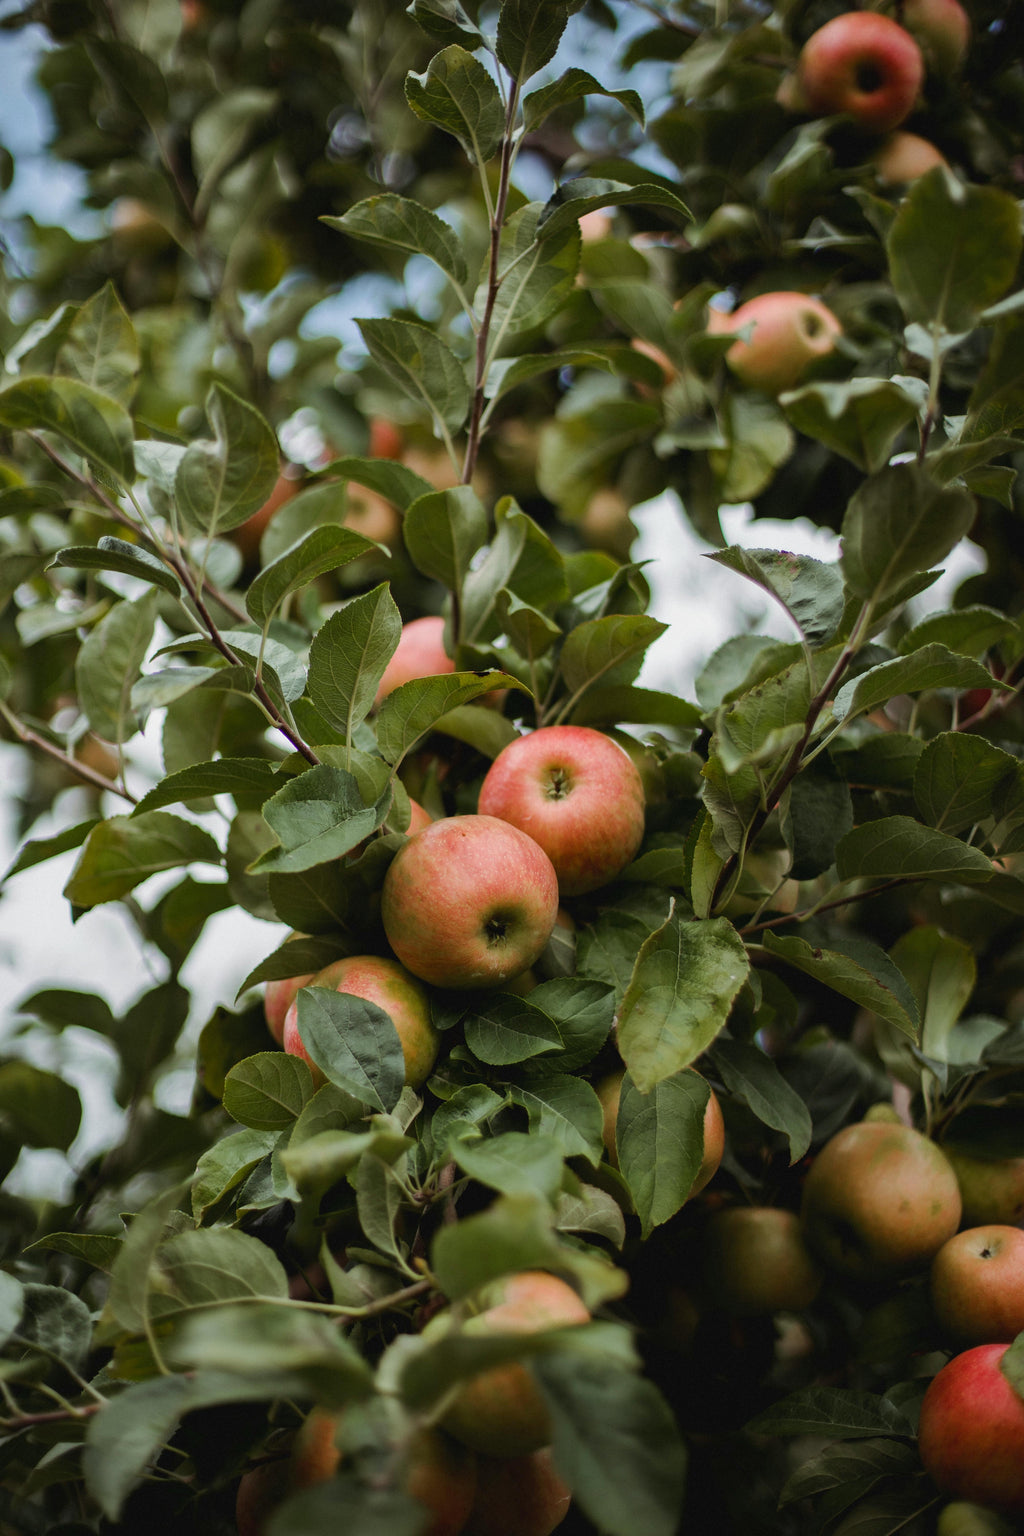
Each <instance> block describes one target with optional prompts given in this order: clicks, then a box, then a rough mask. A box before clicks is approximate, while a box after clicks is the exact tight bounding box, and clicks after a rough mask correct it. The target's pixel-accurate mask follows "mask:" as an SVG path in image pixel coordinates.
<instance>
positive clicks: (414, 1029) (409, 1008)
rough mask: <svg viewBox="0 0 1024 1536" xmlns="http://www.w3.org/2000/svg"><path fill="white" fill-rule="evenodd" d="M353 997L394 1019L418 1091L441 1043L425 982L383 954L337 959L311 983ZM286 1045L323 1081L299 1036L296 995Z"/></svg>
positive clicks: (287, 1018)
mask: <svg viewBox="0 0 1024 1536" xmlns="http://www.w3.org/2000/svg"><path fill="white" fill-rule="evenodd" d="M311 985H312V986H314V987H325V988H328V989H329V990H331V991H333V992H344V993H347V994H348V995H349V996H350V997H362V998H365V999H366V1001H367V1002H370V1003H376V1005H377V1007H378V1008H383V1010H384V1012H385V1013H386V1014H387V1015H388V1017H389V1018H390V1020H391V1022H392V1024H394V1026H395V1029H396V1030H397V1031H398V1038H399V1040H400V1041H401V1043H402V1055H403V1057H404V1058H405V1080H406V1082H407V1083H408V1084H409V1085H410V1086H411V1087H413V1088H418V1087H419V1086H420V1084H421V1083H424V1082H426V1080H427V1078H428V1077H429V1076H430V1073H431V1069H432V1068H433V1065H434V1062H435V1061H436V1060H437V1051H438V1046H439V1044H440V1039H439V1036H438V1033H437V1030H436V1029H435V1028H434V1026H433V1024H432V1023H431V1019H430V998H429V997H428V996H427V991H426V988H425V987H424V986H423V985H422V983H421V982H420V981H419V980H418V979H417V978H416V977H415V976H412V975H410V973H409V972H408V971H407V970H406V969H405V968H404V967H403V966H401V965H399V963H398V961H397V960H390V959H387V958H386V957H385V956H383V955H348V956H347V957H346V958H345V959H343V960H333V961H332V962H331V964H330V965H328V966H325V967H324V969H323V970H322V971H318V972H317V974H316V975H315V976H314V977H313V981H312V983H311ZM282 1043H283V1045H284V1048H285V1050H286V1051H288V1052H289V1053H290V1054H291V1055H293V1056H301V1057H302V1059H303V1060H304V1061H308V1062H309V1064H310V1066H311V1067H312V1069H313V1076H314V1077H320V1076H321V1074H320V1069H319V1068H318V1067H317V1066H316V1065H315V1063H313V1062H312V1061H310V1058H309V1053H308V1051H307V1050H306V1047H305V1046H304V1045H303V1043H302V1039H301V1037H300V1035H299V1005H298V997H297V996H296V998H295V1000H294V1001H293V1002H292V1003H291V1004H290V1006H289V1008H288V1012H287V1013H286V1014H285V1020H284V1036H283V1042H282Z"/></svg>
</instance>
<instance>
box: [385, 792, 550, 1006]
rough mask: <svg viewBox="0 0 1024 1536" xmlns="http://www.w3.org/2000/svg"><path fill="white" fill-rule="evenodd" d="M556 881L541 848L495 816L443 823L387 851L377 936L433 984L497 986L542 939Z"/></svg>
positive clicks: (526, 962)
mask: <svg viewBox="0 0 1024 1536" xmlns="http://www.w3.org/2000/svg"><path fill="white" fill-rule="evenodd" d="M557 914H558V876H557V875H556V874H555V870H554V866H553V865H552V863H551V860H550V859H549V858H548V856H547V854H546V853H545V852H544V850H543V848H541V847H540V845H539V844H538V843H535V842H534V840H533V838H532V837H528V836H527V834H526V833H525V832H520V830H519V828H518V827H513V826H511V825H510V824H509V823H508V822H507V821H499V820H498V819H497V817H495V816H447V817H445V818H444V819H443V820H441V821H435V822H432V823H431V824H430V826H429V827H425V828H424V830H423V831H422V832H417V833H416V835H415V836H414V837H410V838H409V839H408V841H407V842H405V843H403V845H402V847H401V848H400V849H399V850H398V852H397V853H396V855H395V857H394V859H393V860H392V861H391V864H390V865H389V866H388V871H387V874H386V875H385V876H384V885H383V888H382V891H381V919H382V921H383V923H384V932H385V933H386V934H387V938H388V943H389V944H390V945H391V947H392V949H393V950H394V952H395V954H396V955H397V956H398V958H399V960H400V961H401V962H402V964H403V965H404V966H405V967H406V969H407V970H410V971H411V972H412V973H413V975H414V976H418V977H420V979H421V980H423V981H426V982H430V983H431V984H432V985H433V986H436V987H453V988H455V989H457V990H465V989H467V988H471V987H497V986H501V984H502V983H503V982H506V981H511V980H512V978H513V977H514V976H518V975H520V974H521V973H522V972H523V971H527V970H529V968H530V966H531V965H532V964H533V962H534V961H535V960H536V959H537V958H538V956H539V955H540V953H541V951H542V950H543V949H544V947H545V945H546V944H547V942H548V939H549V938H550V937H551V930H552V929H553V928H554V926H555V918H556V916H557Z"/></svg>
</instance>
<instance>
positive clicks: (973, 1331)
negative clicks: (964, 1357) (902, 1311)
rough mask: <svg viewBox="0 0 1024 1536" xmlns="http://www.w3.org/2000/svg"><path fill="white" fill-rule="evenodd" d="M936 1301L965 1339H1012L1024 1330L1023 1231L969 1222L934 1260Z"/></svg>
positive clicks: (942, 1316)
mask: <svg viewBox="0 0 1024 1536" xmlns="http://www.w3.org/2000/svg"><path fill="white" fill-rule="evenodd" d="M931 1293H932V1305H933V1307H934V1308H935V1315H936V1317H937V1318H938V1320H939V1322H940V1323H941V1324H942V1326H943V1328H945V1329H946V1331H947V1332H948V1333H949V1334H951V1335H952V1337H953V1338H955V1339H958V1340H960V1341H961V1342H962V1343H964V1344H1009V1343H1010V1342H1011V1341H1012V1340H1013V1339H1015V1338H1016V1337H1017V1334H1018V1333H1021V1332H1024V1232H1022V1231H1021V1229H1020V1227H1000V1226H994V1225H993V1226H985V1227H968V1228H967V1229H966V1231H963V1232H958V1233H957V1234H956V1236H955V1237H951V1238H950V1239H949V1241H948V1242H947V1243H943V1245H942V1247H941V1248H940V1249H939V1251H938V1253H937V1254H936V1255H935V1257H934V1259H933V1260H932V1269H931Z"/></svg>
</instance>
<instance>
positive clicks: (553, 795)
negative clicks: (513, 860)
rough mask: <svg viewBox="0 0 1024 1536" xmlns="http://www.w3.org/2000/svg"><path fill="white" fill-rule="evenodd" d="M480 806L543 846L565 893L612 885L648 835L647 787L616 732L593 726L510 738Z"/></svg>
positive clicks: (483, 812) (549, 728) (492, 769)
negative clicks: (607, 732) (615, 738)
mask: <svg viewBox="0 0 1024 1536" xmlns="http://www.w3.org/2000/svg"><path fill="white" fill-rule="evenodd" d="M479 811H480V814H481V815H482V816H496V817H498V818H500V820H502V821H505V822H508V823H509V824H510V825H511V826H514V827H518V828H519V829H520V831H522V832H526V833H528V834H529V836H530V837H532V838H533V839H534V841H535V842H537V843H539V844H540V846H541V847H542V848H543V849H544V852H545V853H546V854H547V855H548V858H549V859H550V860H551V862H552V864H553V865H554V867H555V872H556V874H557V876H558V888H559V890H560V892H561V893H562V895H563V896H579V895H582V894H583V893H584V892H587V891H595V890H598V889H599V888H600V887H601V886H603V885H607V884H608V882H609V881H610V880H613V879H614V878H615V876H616V875H617V874H618V873H619V872H620V870H622V869H624V868H625V867H626V865H627V864H628V863H629V862H630V860H631V859H632V858H633V857H634V855H635V853H636V851H637V849H638V848H639V846H640V843H641V841H642V839H643V835H644V787H643V781H642V779H641V777H640V773H639V771H638V769H637V767H636V765H635V764H634V763H633V761H632V759H631V758H630V757H629V755H628V753H626V752H625V751H623V749H622V748H621V747H620V746H619V745H618V743H617V742H615V741H612V739H611V737H609V736H605V735H603V734H602V732H601V731H595V730H591V729H590V727H589V726H582V725H555V726H546V727H544V728H543V729H541V730H539V731H533V732H531V733H530V735H528V736H520V737H519V738H518V739H517V740H516V741H513V742H510V743H509V745H508V746H507V747H505V748H504V749H503V750H502V751H501V752H499V753H498V756H497V757H496V758H495V759H494V762H493V763H492V764H491V766H490V768H489V769H488V771H487V774H486V776H485V778H484V782H483V785H482V786H481V789H480V799H479Z"/></svg>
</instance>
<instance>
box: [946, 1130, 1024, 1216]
mask: <svg viewBox="0 0 1024 1536" xmlns="http://www.w3.org/2000/svg"><path fill="white" fill-rule="evenodd" d="M942 1150H943V1151H944V1152H945V1154H946V1156H947V1157H948V1158H949V1161H950V1162H951V1163H952V1165H953V1172H954V1173H955V1174H956V1178H957V1183H958V1184H959V1185H960V1195H961V1197H962V1199H963V1204H964V1214H963V1219H964V1221H965V1222H967V1223H968V1225H970V1226H972V1227H983V1226H986V1225H988V1224H989V1223H990V1222H997V1223H998V1224H999V1225H1001V1226H1011V1227H1012V1226H1020V1225H1021V1224H1024V1157H978V1156H975V1155H974V1154H972V1153H970V1152H966V1151H961V1150H960V1148H959V1147H956V1146H953V1145H952V1144H951V1143H946V1144H944V1146H943V1149H942Z"/></svg>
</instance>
